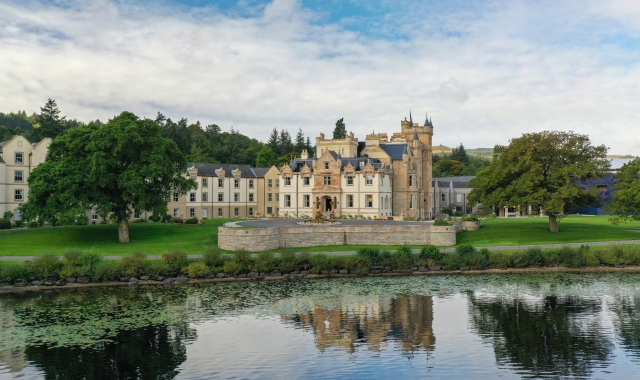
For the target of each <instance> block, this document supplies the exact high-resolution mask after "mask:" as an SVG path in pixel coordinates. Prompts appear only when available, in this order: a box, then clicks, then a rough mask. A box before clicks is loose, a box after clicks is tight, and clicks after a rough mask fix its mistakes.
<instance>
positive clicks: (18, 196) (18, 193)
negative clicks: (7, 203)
mask: <svg viewBox="0 0 640 380" xmlns="http://www.w3.org/2000/svg"><path fill="white" fill-rule="evenodd" d="M22 191H23V190H16V191H15V192H14V193H13V200H14V201H22Z"/></svg>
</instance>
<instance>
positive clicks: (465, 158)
mask: <svg viewBox="0 0 640 380" xmlns="http://www.w3.org/2000/svg"><path fill="white" fill-rule="evenodd" d="M451 159H452V160H456V161H460V162H462V163H463V164H464V166H469V155H468V154H467V151H466V150H465V149H464V145H462V143H460V146H458V147H457V148H453V149H452V150H451Z"/></svg>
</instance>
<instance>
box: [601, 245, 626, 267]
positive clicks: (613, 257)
mask: <svg viewBox="0 0 640 380" xmlns="http://www.w3.org/2000/svg"><path fill="white" fill-rule="evenodd" d="M616 248H618V247H615V248H614V249H607V250H604V251H600V252H599V259H600V262H601V263H603V264H606V265H619V263H620V259H621V257H620V256H618V255H617V252H616ZM618 249H619V248H618Z"/></svg>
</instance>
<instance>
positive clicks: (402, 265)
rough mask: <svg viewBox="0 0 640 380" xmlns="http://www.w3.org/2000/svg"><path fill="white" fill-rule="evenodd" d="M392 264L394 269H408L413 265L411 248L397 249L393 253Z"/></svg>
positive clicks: (404, 246) (402, 247)
mask: <svg viewBox="0 0 640 380" xmlns="http://www.w3.org/2000/svg"><path fill="white" fill-rule="evenodd" d="M393 263H394V267H395V268H396V269H409V268H410V267H411V266H412V265H413V254H411V248H409V247H407V246H406V245H403V246H401V247H400V248H398V250H397V251H395V252H394V253H393Z"/></svg>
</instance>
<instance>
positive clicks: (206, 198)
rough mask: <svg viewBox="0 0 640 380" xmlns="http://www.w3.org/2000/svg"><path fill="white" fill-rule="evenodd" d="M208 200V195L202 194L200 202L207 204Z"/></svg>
mask: <svg viewBox="0 0 640 380" xmlns="http://www.w3.org/2000/svg"><path fill="white" fill-rule="evenodd" d="M208 200H209V194H207V193H202V201H203V202H207V201H208Z"/></svg>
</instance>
